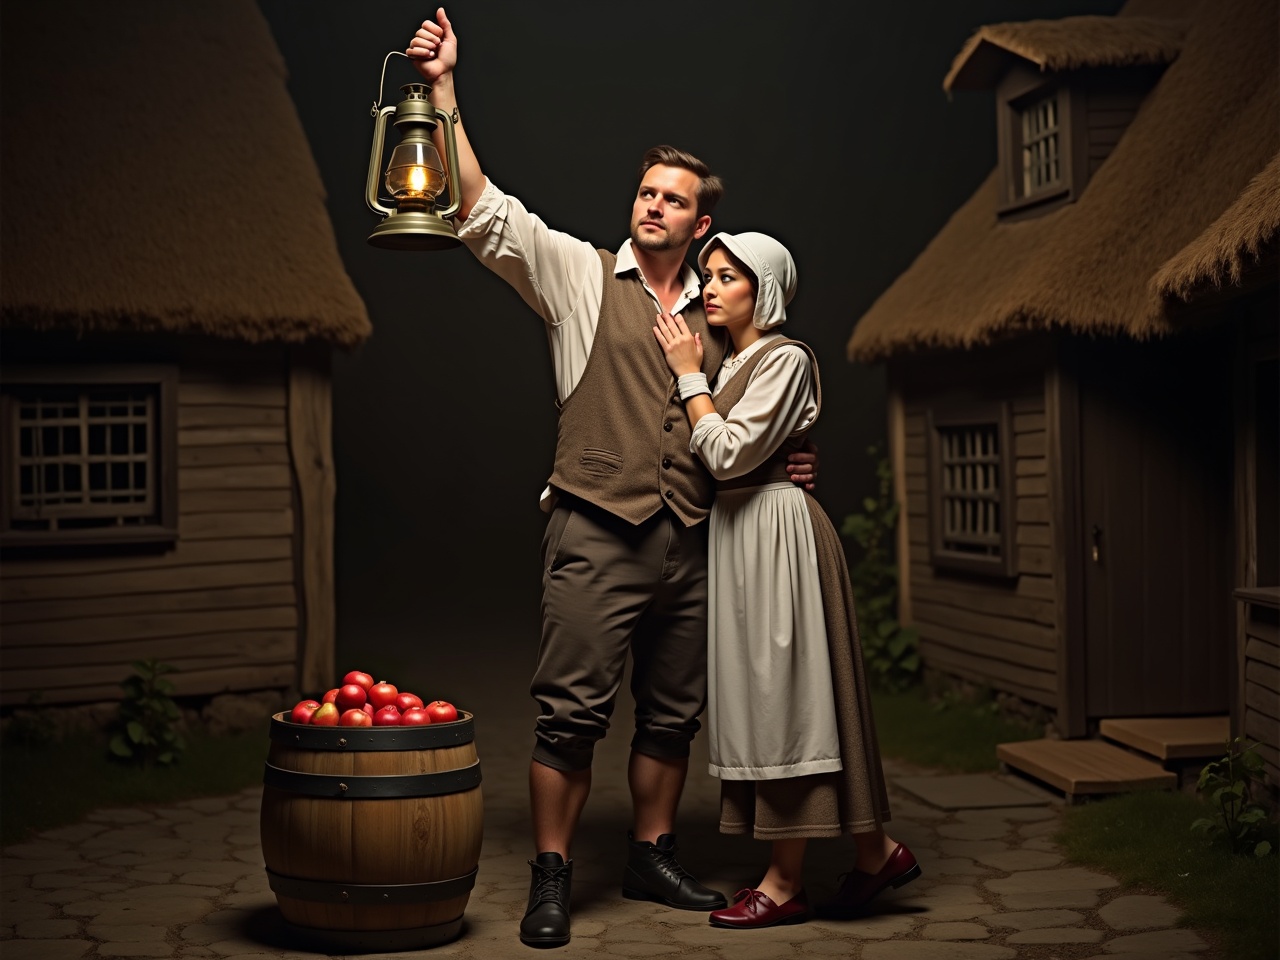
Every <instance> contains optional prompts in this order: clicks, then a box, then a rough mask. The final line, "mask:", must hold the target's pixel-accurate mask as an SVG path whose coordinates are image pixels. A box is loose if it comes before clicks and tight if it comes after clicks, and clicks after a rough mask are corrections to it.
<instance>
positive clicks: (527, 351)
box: [261, 0, 1121, 675]
mask: <svg viewBox="0 0 1280 960" xmlns="http://www.w3.org/2000/svg"><path fill="white" fill-rule="evenodd" d="M1120 5H1121V4H1120V3H1119V2H1118V0H1052V2H1048V0H1046V2H1036V3H1026V2H1018V0H975V2H960V3H957V2H950V0H930V2H914V3H912V2H904V3H897V4H888V3H877V4H870V3H857V4H853V3H845V4H840V3H833V2H831V0H813V2H809V0H797V2H792V3H766V2H761V0H740V2H736V3H723V2H715V3H712V2H702V0H683V2H669V0H654V2H649V3H632V2H616V3H602V2H588V0H579V2H571V0H547V2H536V3H531V2H527V0H455V2H454V3H453V4H452V5H450V6H449V7H446V10H447V12H448V14H449V16H450V19H451V20H452V21H453V25H454V28H455V30H456V31H457V34H458V38H459V67H458V70H457V73H456V80H457V89H458V98H459V106H460V109H461V111H462V113H463V116H464V118H465V121H466V127H467V131H468V134H469V136H470V138H471V140H472V144H473V146H474V147H475V149H476V152H477V155H478V156H479V159H480V163H481V166H482V167H483V168H484V170H485V172H486V173H488V174H489V175H490V176H491V177H492V178H493V179H494V181H495V182H496V183H497V184H498V185H500V186H501V187H502V188H503V189H505V190H507V191H509V192H511V193H513V194H515V195H516V196H518V197H519V198H520V199H522V200H523V201H524V202H525V204H526V205H527V206H528V207H529V208H530V209H531V210H533V211H534V212H535V213H538V214H539V215H540V216H542V217H543V219H545V220H546V221H547V222H548V223H549V224H550V225H551V226H552V227H555V228H558V229H562V230H565V231H568V232H569V233H572V234H574V235H576V236H578V237H581V238H582V239H586V240H589V241H591V242H593V243H595V244H596V245H598V246H604V247H607V248H609V249H614V248H616V247H617V246H618V245H619V244H620V243H621V242H622V240H623V239H624V238H625V237H626V235H627V224H628V217H629V213H630V204H631V199H632V196H633V191H634V189H635V184H636V174H637V170H638V164H639V160H640V157H641V155H642V154H643V152H644V151H645V149H647V148H648V147H649V146H652V145H654V144H656V143H663V142H667V143H672V144H675V145H677V146H679V147H682V148H684V149H687V150H690V151H692V152H693V153H695V154H697V155H698V156H700V157H701V158H702V159H704V160H705V161H707V163H708V164H709V165H710V166H711V167H712V169H713V170H714V171H716V172H717V173H719V174H720V175H721V176H722V177H723V178H724V179H725V181H726V184H727V191H726V196H725V198H724V199H723V200H722V201H721V203H720V205H719V206H718V207H717V209H716V211H715V213H714V217H713V223H712V228H711V229H712V231H713V232H714V231H715V230H729V231H737V230H761V231H764V232H767V233H771V234H773V235H775V236H777V237H778V238H779V239H781V240H782V241H783V242H785V243H786V244H788V246H789V247H790V249H791V251H792V253H793V255H794V257H795V259H796V262H797V264H798V268H799V276H800V285H799V293H798V295H797V297H796V299H795V301H794V302H793V306H792V309H791V316H792V320H791V321H790V322H789V323H788V328H787V332H788V333H789V334H790V335H791V336H794V337H798V338H800V339H803V340H805V341H807V342H808V343H809V344H810V345H812V346H813V348H814V349H815V351H816V352H817V355H818V358H819V361H820V364H821V370H822V378H823V388H824V406H823V411H824V412H823V416H822V418H821V420H820V421H819V424H818V426H817V427H816V429H815V432H814V437H815V439H816V441H817V442H818V445H819V448H820V450H821V458H822V464H821V478H820V483H819V489H818V491H817V496H818V499H819V500H820V502H821V503H822V504H823V506H824V507H825V508H826V510H827V512H828V513H829V514H830V515H831V517H832V518H833V520H834V521H835V522H836V524H837V526H839V523H840V520H841V519H842V518H843V517H844V516H845V515H846V514H847V513H849V512H850V511H853V510H855V509H858V504H859V503H860V502H861V499H862V498H863V497H864V496H866V495H867V494H868V493H871V492H872V491H873V490H874V485H875V476H874V464H873V462H872V460H871V458H869V457H868V456H867V454H866V448H867V447H868V445H869V444H871V443H873V442H875V441H882V440H883V439H884V438H885V432H886V428H885V400H884V386H885V378H884V371H883V369H881V368H880V367H867V366H862V365H853V364H850V363H849V362H848V361H847V360H846V358H845V344H846V342H847V341H848V338H849V336H850V334H851V332H852V329H853V326H854V324H855V322H856V320H857V318H858V317H859V316H860V315H861V314H862V313H863V311H865V310H866V308H867V307H868V306H869V305H870V304H871V303H872V302H873V301H874V300H875V298H876V297H877V296H878V295H879V294H880V293H881V292H882V291H883V290H884V289H885V288H886V287H887V286H888V285H889V284H890V283H892V282H893V280H894V278H895V277H896V276H897V275H898V274H899V273H900V272H901V271H902V270H903V269H905V268H906V267H907V266H908V265H909V264H910V262H911V261H912V260H913V259H914V258H915V256H916V255H917V254H918V253H919V252H920V251H921V250H922V249H923V247H924V246H925V245H926V244H927V243H928V241H929V240H930V239H931V237H932V236H933V235H934V234H935V233H936V232H937V231H938V229H939V228H940V227H941V226H942V225H943V224H944V223H945V221H946V220H947V218H948V217H949V216H950V215H951V213H952V211H954V210H955V209H956V208H957V207H958V206H959V205H960V204H961V203H963V202H964V201H965V200H966V199H967V198H968V196H969V195H970V194H971V193H972V192H973V190H974V189H975V188H976V187H977V186H978V184H979V183H980V182H981V181H982V179H983V178H984V177H985V176H986V174H987V173H988V172H989V171H990V169H991V168H992V166H993V165H994V164H995V112H994V105H993V100H992V97H991V95H990V94H988V93H960V94H957V95H956V96H955V97H954V99H953V100H948V98H947V96H946V94H945V93H944V92H943V90H942V79H943V77H944V76H945V75H946V72H947V70H948V68H949V67H950V65H951V62H952V60H953V58H954V57H955V55H956V54H957V53H958V52H959V51H960V49H961V47H962V46H963V44H964V41H965V40H966V39H967V38H968V36H969V35H970V34H971V33H972V32H973V30H974V29H976V28H977V27H978V26H980V25H982V24H984V23H993V22H999V21H1003V20H1027V19H1035V18H1057V17H1062V16H1069V15H1075V14H1090V13H1101V14H1110V13H1114V12H1115V11H1116V10H1117V9H1118V8H1119V7H1120ZM261 6H262V9H263V11H264V13H265V14H266V17H267V19H268V21H269V22H270V25H271V28H272V30H273V32H274V34H275V37H276V41H277V43H278V45H279V47H280V50H281V52H282V53H283V55H284V58H285V60H286V62H287V66H288V71H289V88H290V91H291V92H292V95H293V98H294V100H295V102H296V104H297V108H298V113H299V116H300V118H301V121H302V123H303V126H304V128H305V130H306V133H307V136H308V138H309V139H310V142H311V146H312V150H313V152H314V154H315V157H316V161H317V163H318V164H319V168H320V172H321V175H322V177H323V179H324V183H325V186H326V189H327V191H328V195H329V200H328V203H329V209H330V213H331V215H332V218H333V223H334V227H335V230H336V232H337V238H338V244H339V248H340V252H341V254H342V257H343V259H344V261H345V263H346V265H347V270H348V272H349V273H350V275H351V277H352V278H353V280H354V282H355V284H356V287H357V289H358V290H359V292H360V294H361V295H362V296H363V298H364V300H365V302H366V304H367V305H368V308H369V312H370V314H371V317H372V320H373V326H374V333H373V336H372V338H371V339H370V340H369V341H368V342H367V343H366V344H364V345H363V346H362V347H360V348H359V349H358V350H356V351H354V352H353V353H351V354H343V355H339V356H338V358H337V359H336V366H335V426H334V434H335V445H336V456H337V465H338V505H337V511H338V512H337V573H338V595H337V610H338V666H339V668H340V672H341V671H342V670H345V669H347V667H348V665H356V664H357V663H358V664H360V665H362V666H363V665H367V668H368V669H372V670H374V671H375V672H376V671H377V670H379V669H381V670H384V671H385V672H387V673H388V674H390V673H392V672H400V675H404V674H403V671H404V670H406V669H410V670H411V669H412V668H411V667H410V665H409V664H408V663H406V662H404V661H405V660H406V659H413V660H416V659H417V658H418V657H419V656H420V655H422V656H428V657H429V656H430V651H432V650H433V649H440V648H443V647H448V648H451V649H459V648H461V649H462V650H465V651H466V653H467V654H468V658H469V661H470V662H471V663H472V664H474V665H475V667H476V669H477V670H480V671H483V670H484V664H485V659H486V657H487V656H489V655H501V654H502V653H503V652H504V651H507V650H510V651H512V652H513V653H514V654H515V655H516V656H518V657H519V656H527V657H528V658H529V663H530V665H532V658H533V655H534V651H535V650H536V647H537V637H538V597H539V590H540V579H539V560H538V557H539V543H540V539H541V534H542V529H543V525H544V520H545V518H544V515H543V514H542V513H541V512H540V511H539V509H538V506H537V500H538V494H539V492H540V491H541V489H542V487H543V484H544V481H545V479H546V476H547V474H548V473H549V471H550V466H551V457H552V450H553V444H554V423H555V411H554V407H553V401H554V389H553V386H552V378H551V363H550V356H549V351H548V348H547V343H546V337H545V335H544V333H543V328H542V324H541V322H540V321H539V319H538V318H537V317H536V316H535V315H534V314H533V313H532V312H531V311H529V310H528V309H527V308H526V307H525V306H524V305H523V303H522V302H521V301H520V300H519V298H518V297H517V296H516V295H515V294H514V293H513V292H512V291H511V290H510V288H508V287H507V286H506V284H504V283H503V282H502V281H501V280H499V279H498V278H497V277H496V276H494V275H493V274H491V273H489V272H488V271H487V270H486V269H485V268H483V267H481V266H480V265H479V264H478V263H477V262H476V261H475V260H474V258H473V257H472V256H471V254H470V253H469V252H468V251H467V250H466V249H465V248H462V247H459V248H457V249H454V250H450V251H447V252H434V253H408V252H402V251H387V250H380V249H376V248H374V247H371V246H369V245H368V243H367V242H366V237H367V236H368V234H369V232H370V231H371V230H372V228H373V227H374V226H375V224H376V223H377V216H376V215H375V214H373V213H371V212H370V211H369V210H368V209H367V208H366V207H365V204H364V184H365V174H366V169H367V165H368V161H369V147H370V139H371V133H372V129H373V120H372V118H371V117H370V107H371V105H372V103H373V101H374V100H375V98H376V97H377V95H378V81H379V75H380V72H381V69H382V62H383V58H384V56H385V55H386V53H387V52H388V51H390V50H401V51H402V50H404V49H405V47H406V46H407V45H408V42H409V39H410V38H411V37H412V35H413V32H414V30H416V29H417V27H418V25H419V24H420V23H421V21H422V20H423V18H424V17H427V16H430V15H434V11H435V8H434V7H433V6H431V5H430V4H429V3H421V2H412V3H410V2H402V0H380V2H377V3H352V2H349V0H309V2H305V3H304V2H301V0H261ZM416 79H418V77H417V74H416V73H415V72H414V71H413V70H412V67H411V66H410V65H409V63H408V61H406V60H405V59H403V58H400V57H393V58H392V59H391V62H390V63H389V65H388V68H387V82H386V86H385V90H384V94H383V101H382V102H383V103H384V105H385V104H387V103H395V102H397V101H398V100H399V99H400V94H399V90H398V87H399V86H400V85H401V84H403V83H407V82H410V81H412V80H416ZM388 139H389V141H390V142H392V143H393V142H394V131H389V133H388ZM696 249H697V245H695V248H694V252H695V253H696ZM437 645H438V646H437ZM418 666H419V667H420V666H421V661H419V662H418ZM415 672H416V671H415Z"/></svg>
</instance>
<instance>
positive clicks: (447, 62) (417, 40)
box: [405, 7, 485, 220]
mask: <svg viewBox="0 0 1280 960" xmlns="http://www.w3.org/2000/svg"><path fill="white" fill-rule="evenodd" d="M405 53H406V54H407V55H408V57H409V60H410V62H411V63H412V64H413V66H414V69H416V70H417V71H418V73H420V74H422V78H423V79H424V80H425V81H426V82H427V83H429V84H430V85H431V93H430V95H429V97H430V100H431V103H432V105H434V106H436V107H439V108H440V109H441V110H443V111H444V112H445V113H447V114H449V116H450V117H451V118H452V119H453V134H454V137H455V139H456V140H457V144H458V178H459V179H460V180H461V181H462V182H461V183H458V184H450V188H451V189H457V190H458V197H459V199H460V201H461V206H459V208H458V218H459V219H460V220H465V219H467V217H469V216H470V215H471V208H472V207H474V206H475V204H476V201H477V200H479V199H480V194H481V192H482V191H483V190H484V184H485V176H484V172H483V171H482V170H481V169H480V161H479V160H477V159H476V155H475V151H474V150H472V149H471V141H470V140H468V139H467V132H466V130H465V129H464V127H463V125H462V119H461V114H460V113H459V112H458V97H457V93H456V92H455V90H454V86H453V69H454V67H456V66H457V65H458V37H457V35H456V34H455V33H454V32H453V26H452V25H451V24H450V23H449V18H448V17H447V16H445V12H444V7H440V8H439V9H437V10H436V19H435V20H424V21H422V26H420V27H419V28H418V31H417V33H415V34H414V35H413V39H412V40H410V41H409V48H408V49H407V50H406V51H405ZM435 141H436V149H437V150H439V151H440V156H441V158H442V159H443V158H444V134H443V133H442V132H441V131H440V130H439V128H437V130H436V133H435Z"/></svg>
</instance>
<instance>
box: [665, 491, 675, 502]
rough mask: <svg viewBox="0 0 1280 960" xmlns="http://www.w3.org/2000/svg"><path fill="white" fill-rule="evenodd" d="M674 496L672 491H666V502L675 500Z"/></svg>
mask: <svg viewBox="0 0 1280 960" xmlns="http://www.w3.org/2000/svg"><path fill="white" fill-rule="evenodd" d="M675 496H676V495H675V492H674V491H671V490H668V491H667V499H668V500H674V499H675Z"/></svg>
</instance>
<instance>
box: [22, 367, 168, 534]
mask: <svg viewBox="0 0 1280 960" xmlns="http://www.w3.org/2000/svg"><path fill="white" fill-rule="evenodd" d="M176 379H177V378H176V375H175V374H174V373H173V371H172V370H171V369H169V368H163V367H109V368H92V367H86V368H83V369H79V368H75V367H64V368H58V369H53V368H43V369H34V368H21V367H19V368H13V369H8V368H6V369H5V370H4V371H3V372H0V421H2V426H3V430H4V443H3V446H2V447H0V463H2V467H3V477H4V485H3V495H2V496H0V543H4V544H52V543H101V542H104V541H110V540H128V541H132V542H139V541H154V540H172V539H174V537H175V536H176V490H177V484H176V471H175V464H176V449H175V444H176V423H175V420H176V417H175V416H174V411H175V397H174V393H175V384H176Z"/></svg>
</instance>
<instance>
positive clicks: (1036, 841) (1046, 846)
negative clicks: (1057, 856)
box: [1019, 837, 1061, 853]
mask: <svg viewBox="0 0 1280 960" xmlns="http://www.w3.org/2000/svg"><path fill="white" fill-rule="evenodd" d="M1019 846H1020V847H1022V849H1023V850H1039V851H1040V852H1042V853H1058V852H1059V850H1060V849H1061V848H1060V847H1059V846H1058V845H1057V844H1056V843H1055V842H1054V841H1052V840H1050V839H1049V838H1048V837H1032V838H1031V839H1030V840H1023V841H1022V842H1021V843H1020V844H1019Z"/></svg>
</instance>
